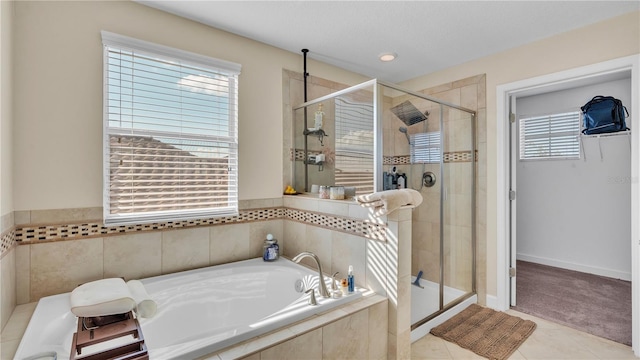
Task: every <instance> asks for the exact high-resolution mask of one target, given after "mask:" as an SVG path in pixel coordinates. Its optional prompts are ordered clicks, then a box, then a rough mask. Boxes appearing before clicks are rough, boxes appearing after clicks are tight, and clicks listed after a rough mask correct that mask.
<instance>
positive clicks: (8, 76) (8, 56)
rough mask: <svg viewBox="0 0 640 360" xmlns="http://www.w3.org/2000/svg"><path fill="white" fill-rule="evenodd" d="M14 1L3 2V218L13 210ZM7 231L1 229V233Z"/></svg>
mask: <svg viewBox="0 0 640 360" xmlns="http://www.w3.org/2000/svg"><path fill="white" fill-rule="evenodd" d="M12 15H13V2H10V1H2V2H0V24H1V25H0V216H2V215H5V214H8V213H10V212H11V211H13V181H12V176H11V174H12V173H13V146H12V138H13V137H12V136H11V133H12V131H13V130H12V128H13V91H11V88H12V86H13V75H12V71H11V69H12V64H13V61H12V59H13V57H12V55H13V52H12V50H13V31H12V30H13V21H12V20H13V16H12ZM4 230H6V229H4V228H3V229H0V232H2V231H4Z"/></svg>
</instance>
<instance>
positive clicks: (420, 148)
mask: <svg viewBox="0 0 640 360" xmlns="http://www.w3.org/2000/svg"><path fill="white" fill-rule="evenodd" d="M409 138H410V139H411V146H410V148H411V151H410V152H411V153H410V155H411V163H412V164H437V163H439V162H440V132H439V131H433V132H424V133H416V134H411V135H410V136H409Z"/></svg>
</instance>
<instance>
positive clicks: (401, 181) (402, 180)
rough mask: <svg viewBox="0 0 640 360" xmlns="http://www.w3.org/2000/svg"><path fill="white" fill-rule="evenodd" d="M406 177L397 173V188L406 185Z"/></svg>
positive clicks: (402, 187)
mask: <svg viewBox="0 0 640 360" xmlns="http://www.w3.org/2000/svg"><path fill="white" fill-rule="evenodd" d="M405 184H406V177H405V175H404V174H400V175H398V189H404V188H405V187H406V186H405Z"/></svg>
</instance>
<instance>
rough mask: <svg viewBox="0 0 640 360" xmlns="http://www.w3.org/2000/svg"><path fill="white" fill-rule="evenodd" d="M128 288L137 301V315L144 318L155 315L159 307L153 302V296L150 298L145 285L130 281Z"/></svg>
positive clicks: (137, 281)
mask: <svg viewBox="0 0 640 360" xmlns="http://www.w3.org/2000/svg"><path fill="white" fill-rule="evenodd" d="M127 286H129V290H130V291H131V295H133V299H134V300H135V301H136V310H135V311H136V315H137V316H139V317H143V318H150V317H152V316H153V315H155V314H156V310H157V309H158V305H157V304H156V302H155V301H153V299H152V298H151V296H149V293H147V289H145V287H144V284H142V283H141V282H140V281H139V280H129V281H128V282H127Z"/></svg>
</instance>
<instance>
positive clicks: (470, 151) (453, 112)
mask: <svg viewBox="0 0 640 360" xmlns="http://www.w3.org/2000/svg"><path fill="white" fill-rule="evenodd" d="M473 127H474V119H473V116H472V115H471V114H469V113H467V112H463V111H460V110H457V109H453V108H446V109H444V110H443V119H442V128H443V133H442V151H443V153H442V163H441V167H442V170H441V171H442V184H441V185H442V187H441V203H442V223H441V224H442V225H441V226H442V234H441V236H442V242H441V245H442V252H441V257H442V279H441V280H442V281H441V283H442V292H441V296H442V303H443V306H444V307H446V306H447V305H451V304H453V303H455V302H456V300H459V299H461V298H464V297H466V295H467V294H469V293H472V292H474V291H475V279H474V271H473V270H474V267H475V255H474V254H475V252H474V251H473V250H474V247H475V239H474V234H475V223H474V222H475V220H474V219H475V216H474V211H475V191H474V188H475V150H474V149H475V144H474V141H475V139H474V135H473V134H474V133H475V131H474V128H473Z"/></svg>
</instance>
